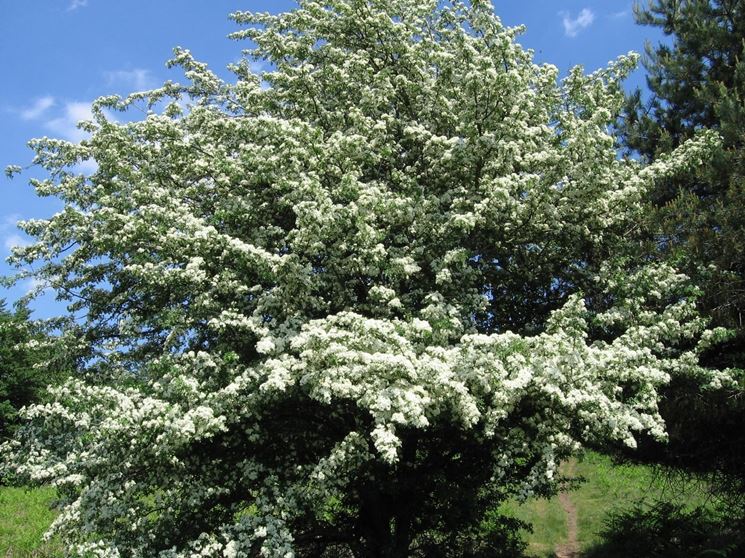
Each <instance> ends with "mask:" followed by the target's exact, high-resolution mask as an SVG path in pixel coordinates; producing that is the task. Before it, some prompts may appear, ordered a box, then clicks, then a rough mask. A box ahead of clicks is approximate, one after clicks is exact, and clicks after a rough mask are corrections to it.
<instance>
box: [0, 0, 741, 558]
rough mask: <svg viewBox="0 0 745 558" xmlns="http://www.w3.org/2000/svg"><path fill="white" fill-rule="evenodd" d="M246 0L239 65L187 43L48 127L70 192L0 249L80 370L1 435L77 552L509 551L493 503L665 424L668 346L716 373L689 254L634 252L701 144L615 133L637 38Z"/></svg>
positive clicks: (702, 137) (456, 16)
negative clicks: (172, 70) (68, 121)
mask: <svg viewBox="0 0 745 558" xmlns="http://www.w3.org/2000/svg"><path fill="white" fill-rule="evenodd" d="M232 17H233V19H234V20H235V21H236V22H237V23H238V24H240V25H242V26H244V27H243V28H242V29H241V30H240V31H238V32H236V33H235V34H234V35H233V37H234V38H236V39H249V40H250V41H251V43H250V45H251V46H250V48H249V49H248V50H247V51H246V54H245V58H244V59H243V60H242V61H241V62H240V63H237V64H236V65H234V66H233V67H232V70H233V72H234V74H235V80H234V81H233V82H230V83H228V82H225V81H223V80H221V79H219V78H218V77H217V76H216V75H215V74H214V73H213V72H211V71H210V70H209V69H208V68H207V66H206V65H205V64H203V63H200V62H198V61H196V60H195V59H194V58H193V57H192V56H191V55H190V53H189V52H188V51H186V50H177V51H176V54H175V57H174V60H173V61H172V64H173V65H175V66H179V67H181V68H182V69H183V70H184V72H185V76H186V78H187V84H186V85H178V84H175V83H167V84H165V85H164V86H163V87H162V88H160V89H157V90H154V91H150V92H145V93H141V94H135V95H133V96H130V97H129V98H127V99H120V98H116V97H108V98H102V99H99V100H98V101H97V103H96V104H95V105H94V111H93V113H94V120H93V121H92V122H88V123H85V124H84V127H85V128H86V129H87V130H88V131H89V132H90V133H91V137H90V139H86V140H84V141H82V142H81V143H80V144H71V143H68V142H64V141H60V140H54V139H48V138H43V139H40V140H36V141H35V142H34V143H33V147H34V148H35V150H36V163H37V164H38V165H40V166H42V167H43V168H45V169H47V171H48V173H49V177H48V179H46V180H40V181H35V182H34V186H35V187H36V189H37V191H38V193H39V194H40V195H52V196H55V197H57V198H58V199H60V200H61V201H62V202H63V203H64V208H63V210H62V211H60V212H59V213H57V214H56V215H54V216H53V217H51V218H50V219H46V220H34V221H27V222H26V223H25V225H24V228H25V230H26V232H27V233H29V234H30V235H32V236H34V237H35V238H36V239H37V242H36V243H35V244H33V245H31V246H29V247H27V248H23V249H19V250H17V251H16V252H15V255H14V260H15V261H16V263H18V264H23V263H35V264H36V266H37V270H38V271H37V274H38V276H40V277H41V278H43V279H44V280H45V281H46V282H47V283H48V284H49V285H51V286H53V287H55V288H56V289H57V292H58V294H59V296H60V297H61V298H62V299H66V300H68V301H69V303H70V310H71V312H72V313H73V316H71V318H70V319H69V320H68V321H67V323H66V324H64V327H63V331H62V335H61V337H60V342H61V343H62V344H63V345H64V346H65V347H66V349H67V351H68V352H69V353H70V355H71V356H74V357H75V358H76V359H78V360H79V361H80V362H82V363H83V364H84V366H83V368H84V371H83V372H82V373H81V375H80V376H79V377H78V378H76V379H74V380H71V381H70V382H68V383H67V384H66V385H64V386H63V387H60V388H58V389H56V390H54V392H53V394H54V397H55V400H54V401H53V402H51V403H49V404H46V405H38V406H35V407H32V408H31V409H29V410H28V411H27V412H26V418H27V419H28V425H27V426H26V427H25V428H24V429H23V430H22V432H21V434H20V436H19V440H18V441H17V442H15V443H14V444H11V445H6V448H5V449H6V452H7V453H8V455H9V459H10V463H11V466H12V467H13V469H14V471H16V472H17V473H19V474H22V475H26V477H28V478H29V479H32V480H35V481H39V482H52V483H54V484H55V485H56V486H58V487H59V489H60V491H61V493H62V494H63V495H64V499H63V501H62V505H63V507H62V510H61V513H60V515H59V517H58V519H57V520H56V521H55V523H54V525H53V526H52V530H51V532H53V533H57V534H59V536H60V537H61V538H62V540H63V541H64V542H65V544H66V548H68V549H69V552H70V554H72V555H97V556H127V557H129V556H162V557H164V558H165V557H174V558H175V557H177V556H194V555H202V556H228V557H235V556H258V555H262V556H277V557H285V558H289V557H292V556H308V557H310V556H332V555H333V556H337V555H339V556H348V555H351V556H355V557H383V556H386V557H403V556H439V555H442V556H494V555H497V553H498V552H499V551H500V548H499V544H501V543H500V541H499V540H498V535H499V534H498V533H496V534H495V533H485V532H484V531H483V528H482V520H483V519H484V512H485V510H486V509H487V507H488V506H493V505H494V503H495V502H498V501H499V500H500V499H503V498H506V497H511V496H517V497H525V496H528V495H531V494H549V493H551V492H552V491H555V490H556V487H557V485H558V484H557V483H559V482H560V478H559V475H558V473H557V466H558V462H559V461H560V460H561V459H562V458H563V457H565V456H567V455H568V454H570V453H571V452H574V451H576V450H578V449H579V448H580V447H581V445H582V444H585V443H595V444H603V443H608V444H612V443H623V444H627V445H629V446H633V445H635V443H636V437H637V436H638V435H639V434H640V433H643V432H644V433H648V434H650V435H652V436H655V437H658V438H664V436H665V431H664V424H663V422H662V420H661V418H660V415H659V412H658V408H657V403H658V392H659V389H660V388H661V386H663V385H664V384H665V383H666V382H668V381H669V379H670V377H671V376H676V377H679V376H683V377H686V378H691V379H695V381H697V382H699V383H708V384H710V385H718V384H720V383H721V382H722V381H727V375H726V373H721V372H716V371H709V370H705V369H703V368H701V367H700V366H699V365H698V355H699V354H700V352H701V351H703V350H704V349H705V348H706V347H707V346H708V345H709V344H711V343H712V342H713V341H714V340H716V339H717V338H718V337H719V335H720V334H721V332H720V331H718V330H713V331H708V330H705V328H704V321H703V320H701V319H700V318H699V317H698V316H697V314H696V312H695V301H694V298H695V293H694V292H693V291H692V290H691V289H690V288H689V287H688V285H687V282H686V278H685V277H684V276H682V275H680V274H678V273H677V272H676V271H675V270H674V269H673V268H672V267H670V266H668V265H643V266H642V265H638V264H634V265H632V264H631V263H630V262H632V261H633V260H631V259H627V258H624V250H626V247H627V245H628V240H629V238H630V237H632V236H633V234H634V231H635V229H636V227H637V223H638V221H639V219H640V212H641V210H642V207H643V205H642V197H643V195H644V193H645V192H647V191H648V190H649V189H650V188H653V187H654V186H655V184H657V183H658V182H659V181H660V180H662V179H664V178H666V177H671V176H674V175H675V174H676V173H679V172H683V171H685V170H686V169H688V168H690V167H691V166H695V165H696V164H697V163H699V162H701V161H702V160H703V159H704V158H706V157H707V156H708V155H707V154H708V153H709V152H710V151H711V150H712V149H713V147H714V146H715V145H716V143H717V140H716V138H715V136H713V135H712V134H708V133H701V134H699V135H697V136H696V138H694V139H693V140H692V141H689V142H686V143H684V144H682V145H681V146H680V147H679V148H678V149H677V150H675V151H673V152H672V153H670V154H666V155H664V156H661V157H659V158H658V159H657V160H656V161H655V162H654V163H652V164H649V165H644V164H641V163H640V162H637V161H633V160H619V159H618V158H617V156H616V149H615V144H614V138H613V137H612V136H611V135H610V132H609V129H610V126H611V124H612V123H613V122H614V119H615V117H616V115H617V114H618V112H619V111H620V110H621V107H622V104H623V100H624V97H623V94H622V93H621V91H620V88H619V80H621V79H622V78H623V77H624V76H625V75H626V74H627V72H628V71H629V70H630V69H631V68H632V67H633V65H634V57H633V56H628V57H622V58H620V59H619V60H618V61H616V62H614V63H612V64H611V65H610V66H609V67H608V68H607V69H605V70H601V71H599V72H596V73H594V74H591V75H584V74H583V72H582V71H581V69H578V68H577V69H575V70H573V71H572V72H571V73H570V75H569V76H568V77H567V78H566V79H564V80H563V81H562V82H560V83H559V82H558V81H557V77H558V71H557V69H556V68H555V67H554V66H551V65H536V64H535V63H534V62H533V61H532V57H531V53H530V52H526V51H525V50H523V49H522V48H521V47H520V46H519V45H518V44H517V43H516V42H515V37H516V35H517V34H518V33H519V32H520V28H514V29H511V28H506V27H504V26H503V25H502V23H501V22H500V20H499V19H498V18H497V17H496V16H495V15H494V13H493V8H492V6H491V5H490V4H489V3H488V2H483V1H474V2H472V3H471V4H461V3H457V2H454V3H451V4H445V5H443V4H442V3H441V2H436V1H427V2H422V1H419V0H417V1H414V0H387V1H385V2H383V1H361V0H332V1H328V2H323V3H319V2H313V1H301V2H300V3H299V7H298V9H296V10H294V11H292V12H288V13H285V14H281V15H276V16H275V15H268V14H254V13H248V12H238V13H235V14H233V15H232ZM253 60H261V61H263V62H264V63H265V64H267V65H268V67H269V68H270V69H269V70H267V71H265V72H263V73H261V74H257V73H255V72H253V71H252V64H251V62H252V61H253ZM136 105H146V106H147V107H149V108H150V109H151V110H150V112H149V113H148V114H147V116H146V117H145V118H142V119H139V120H137V119H135V120H132V121H126V120H123V121H118V120H115V119H113V118H110V117H108V116H107V114H108V111H112V110H127V109H128V108H130V107H132V106H136ZM87 159H93V160H95V162H96V163H97V165H98V168H97V170H96V172H95V173H92V174H91V175H88V176H85V175H81V174H79V173H76V172H75V164H77V163H79V162H80V161H82V160H87Z"/></svg>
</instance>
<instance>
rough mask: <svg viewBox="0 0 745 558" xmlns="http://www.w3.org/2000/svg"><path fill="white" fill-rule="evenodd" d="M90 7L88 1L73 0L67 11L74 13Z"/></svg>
mask: <svg viewBox="0 0 745 558" xmlns="http://www.w3.org/2000/svg"><path fill="white" fill-rule="evenodd" d="M87 5H88V0H71V2H70V5H69V6H67V11H68V12H72V11H73V10H77V9H78V8H85V7H86V6H87Z"/></svg>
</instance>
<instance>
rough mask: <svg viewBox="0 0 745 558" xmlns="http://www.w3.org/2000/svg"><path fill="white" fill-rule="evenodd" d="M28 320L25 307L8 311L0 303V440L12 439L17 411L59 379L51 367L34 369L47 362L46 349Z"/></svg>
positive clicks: (17, 307) (35, 328) (1, 301)
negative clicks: (10, 437)
mask: <svg viewBox="0 0 745 558" xmlns="http://www.w3.org/2000/svg"><path fill="white" fill-rule="evenodd" d="M29 318H30V312H29V309H28V307H26V306H25V305H24V304H19V305H17V306H16V308H15V310H14V311H10V310H8V309H7V308H6V305H5V301H3V300H0V440H2V439H4V438H7V437H9V436H10V435H12V433H13V431H14V430H15V427H16V426H17V424H18V410H19V409H20V408H21V407H23V406H24V405H28V404H30V403H34V402H37V401H39V399H40V398H41V397H42V393H43V390H44V388H45V387H46V386H47V385H48V384H50V383H51V382H54V381H57V380H58V379H59V378H60V376H61V373H60V372H59V371H57V370H54V369H52V368H50V367H46V366H43V367H42V366H35V365H37V364H40V363H42V362H44V361H45V360H46V359H47V357H48V356H49V349H48V348H47V347H46V346H44V345H43V344H41V343H40V341H43V340H44V339H45V336H44V334H43V333H42V332H41V331H40V329H39V328H38V327H37V326H35V325H34V324H33V323H32V322H31V321H30V320H29ZM29 342H31V345H37V344H38V346H29Z"/></svg>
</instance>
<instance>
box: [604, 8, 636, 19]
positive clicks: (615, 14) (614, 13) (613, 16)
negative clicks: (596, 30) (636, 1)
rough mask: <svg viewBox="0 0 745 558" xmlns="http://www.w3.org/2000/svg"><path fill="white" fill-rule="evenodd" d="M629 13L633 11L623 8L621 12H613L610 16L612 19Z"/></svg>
mask: <svg viewBox="0 0 745 558" xmlns="http://www.w3.org/2000/svg"><path fill="white" fill-rule="evenodd" d="M629 13H631V12H629V10H621V11H620V12H613V13H612V14H610V15H609V16H608V17H609V18H611V19H621V18H624V17H626V16H627V15H629Z"/></svg>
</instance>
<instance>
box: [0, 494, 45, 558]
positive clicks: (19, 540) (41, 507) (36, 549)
mask: <svg viewBox="0 0 745 558" xmlns="http://www.w3.org/2000/svg"><path fill="white" fill-rule="evenodd" d="M53 500H54V490H53V489H51V488H36V489H31V490H29V489H23V488H13V487H7V486H0V557H2V558H21V557H23V558H26V557H29V558H30V557H46V556H54V555H55V553H56V551H57V550H59V548H58V547H57V546H56V545H55V544H54V543H46V544H45V543H42V541H41V536H42V534H43V533H44V531H45V530H46V529H47V527H49V525H50V524H51V523H52V520H53V519H54V515H55V513H54V511H52V510H51V509H50V505H51V503H52V501H53Z"/></svg>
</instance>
